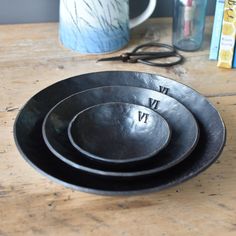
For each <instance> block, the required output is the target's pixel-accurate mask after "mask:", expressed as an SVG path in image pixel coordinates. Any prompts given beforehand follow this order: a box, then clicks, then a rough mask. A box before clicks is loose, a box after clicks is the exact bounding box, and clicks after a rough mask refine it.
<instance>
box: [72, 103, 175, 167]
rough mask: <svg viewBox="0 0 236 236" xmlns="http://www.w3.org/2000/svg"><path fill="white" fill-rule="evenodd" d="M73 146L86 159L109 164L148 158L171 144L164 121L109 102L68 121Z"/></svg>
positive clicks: (150, 113)
mask: <svg viewBox="0 0 236 236" xmlns="http://www.w3.org/2000/svg"><path fill="white" fill-rule="evenodd" d="M68 136H69V139H70V141H71V143H72V145H73V146H74V147H75V148H76V149H77V150H78V151H80V152H81V153H83V154H85V155H86V156H88V157H90V158H92V159H95V160H98V161H103V162H109V163H129V162H137V161H141V160H145V159H148V158H150V157H152V156H154V155H155V154H157V153H158V152H159V151H161V150H162V149H163V148H164V147H166V146H167V144H168V143H169V141H170V136H171V131H170V127H169V125H168V123H167V121H166V120H165V119H164V118H163V117H162V116H161V115H159V114H158V113H157V112H155V111H153V110H151V109H149V108H146V107H143V106H139V105H134V104H129V103H120V102H111V103H103V104H99V105H96V106H92V107H89V108H88V109H85V110H83V111H82V112H80V113H78V114H77V115H76V116H75V117H74V118H73V119H72V121H71V122H70V124H69V127H68Z"/></svg>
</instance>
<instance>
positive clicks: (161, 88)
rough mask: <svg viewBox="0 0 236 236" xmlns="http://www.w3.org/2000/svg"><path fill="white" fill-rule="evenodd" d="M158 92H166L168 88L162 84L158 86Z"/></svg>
mask: <svg viewBox="0 0 236 236" xmlns="http://www.w3.org/2000/svg"><path fill="white" fill-rule="evenodd" d="M159 92H160V93H163V94H168V92H169V89H168V88H166V87H163V86H159Z"/></svg>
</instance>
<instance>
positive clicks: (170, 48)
mask: <svg viewBox="0 0 236 236" xmlns="http://www.w3.org/2000/svg"><path fill="white" fill-rule="evenodd" d="M146 47H157V48H167V49H169V51H170V52H175V51H176V50H175V48H174V47H173V46H171V45H168V44H165V43H145V44H142V45H139V46H137V47H136V48H135V49H134V50H133V51H132V52H131V53H137V54H139V55H140V54H142V53H143V54H148V55H150V54H157V52H138V50H140V49H142V48H146Z"/></svg>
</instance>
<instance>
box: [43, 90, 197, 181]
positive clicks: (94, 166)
mask: <svg viewBox="0 0 236 236" xmlns="http://www.w3.org/2000/svg"><path fill="white" fill-rule="evenodd" d="M111 101H112V102H126V103H132V104H137V105H142V106H145V107H149V108H151V109H153V110H154V111H156V112H158V113H159V114H161V115H162V116H163V117H164V118H165V119H166V120H167V122H168V123H169V125H170V127H171V129H172V136H171V140H170V143H169V145H168V146H167V147H166V148H165V149H164V150H163V151H161V152H160V153H158V154H157V155H155V156H153V157H152V158H149V159H147V160H140V161H138V162H136V163H135V165H133V164H132V163H131V164H129V163H125V164H123V163H115V164H114V163H105V162H99V163H97V162H95V161H94V160H90V159H89V158H87V157H85V156H83V155H81V153H78V151H77V150H76V149H75V148H74V147H73V146H72V145H71V143H70V141H69V139H68V135H67V128H68V126H69V123H70V121H71V120H72V119H73V117H74V116H75V115H76V114H77V113H79V112H81V111H83V110H84V109H86V108H88V107H91V106H95V105H98V104H101V103H107V102H111ZM42 130H43V137H44V140H45V143H46V145H47V146H48V148H49V149H50V150H51V152H52V153H54V154H55V155H56V156H57V157H58V158H60V159H61V160H63V161H64V162H66V163H67V164H69V165H72V166H73V167H75V168H78V169H80V170H83V171H87V172H90V173H94V174H99V175H105V176H116V177H134V176H141V175H147V174H153V173H156V172H159V171H163V170H165V169H168V168H170V167H172V166H173V165H176V164H177V163H179V162H181V161H183V160H184V159H185V158H186V157H187V156H188V155H189V154H190V153H191V152H192V151H193V149H194V148H195V146H196V144H197V141H198V137H199V130H198V125H197V122H196V120H195V119H194V117H193V115H192V114H191V112H189V111H188V110H187V109H186V107H185V106H183V105H182V104H180V103H179V102H178V101H176V100H175V99H173V98H171V97H168V96H166V95H164V94H162V93H159V92H156V91H152V90H148V89H143V88H136V87H129V86H112V87H100V88H95V89H90V90H87V91H83V92H80V93H77V94H73V95H72V96H70V97H68V98H66V99H65V100H62V101H61V102H60V103H58V104H57V105H56V106H55V107H53V108H52V109H51V111H50V112H49V113H48V114H47V116H46V117H45V119H44V123H43V128H42ZM134 148H135V147H134Z"/></svg>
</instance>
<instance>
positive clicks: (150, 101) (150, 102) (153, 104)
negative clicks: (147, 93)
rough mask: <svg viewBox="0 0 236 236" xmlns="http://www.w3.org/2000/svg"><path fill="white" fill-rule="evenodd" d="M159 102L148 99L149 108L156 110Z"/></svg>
mask: <svg viewBox="0 0 236 236" xmlns="http://www.w3.org/2000/svg"><path fill="white" fill-rule="evenodd" d="M159 102H160V101H158V100H155V99H153V98H149V106H150V108H152V109H154V110H157V108H158V106H159Z"/></svg>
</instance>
